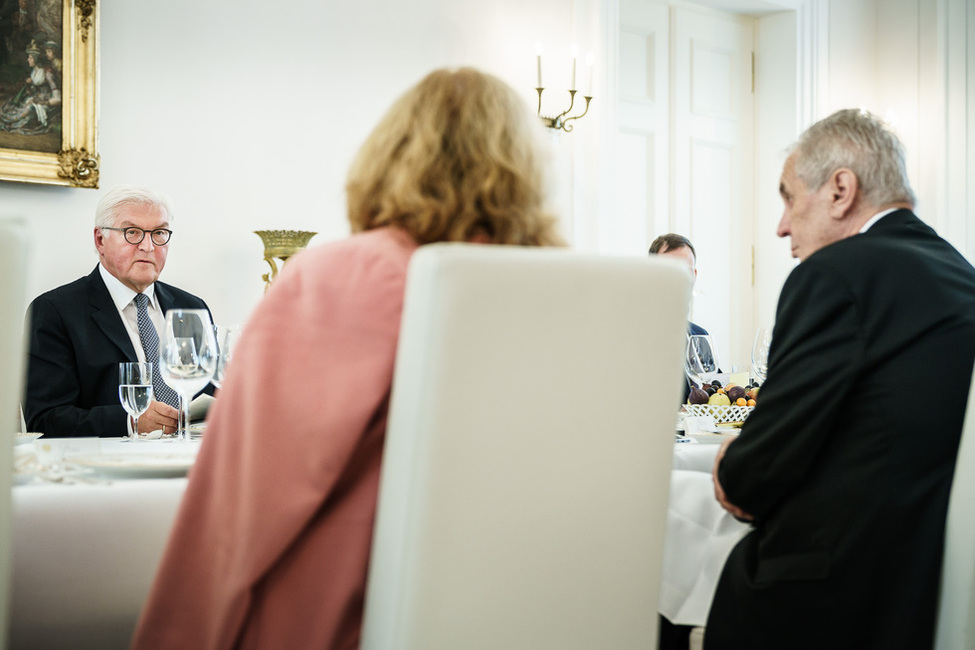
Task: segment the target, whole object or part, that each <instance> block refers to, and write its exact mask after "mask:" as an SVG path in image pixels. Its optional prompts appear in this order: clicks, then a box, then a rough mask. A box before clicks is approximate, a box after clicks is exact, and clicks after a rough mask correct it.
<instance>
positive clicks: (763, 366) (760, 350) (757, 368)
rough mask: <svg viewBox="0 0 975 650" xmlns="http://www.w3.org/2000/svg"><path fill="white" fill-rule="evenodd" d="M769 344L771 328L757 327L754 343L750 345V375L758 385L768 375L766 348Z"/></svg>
mask: <svg viewBox="0 0 975 650" xmlns="http://www.w3.org/2000/svg"><path fill="white" fill-rule="evenodd" d="M771 342H772V328H771V327H759V328H758V330H756V331H755V342H754V343H753V344H752V374H753V375H755V377H756V378H757V379H758V381H759V383H763V382H764V381H765V376H766V375H768V348H769V344H770V343H771Z"/></svg>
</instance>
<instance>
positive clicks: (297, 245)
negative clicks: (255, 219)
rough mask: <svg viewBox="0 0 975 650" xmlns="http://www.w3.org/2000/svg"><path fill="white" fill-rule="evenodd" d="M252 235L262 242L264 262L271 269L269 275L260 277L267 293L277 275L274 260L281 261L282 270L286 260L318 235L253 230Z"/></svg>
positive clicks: (296, 231) (294, 231)
mask: <svg viewBox="0 0 975 650" xmlns="http://www.w3.org/2000/svg"><path fill="white" fill-rule="evenodd" d="M254 234H255V235H257V236H258V237H260V238H261V241H263V242H264V261H265V262H267V263H268V266H270V267H271V272H270V273H265V274H264V275H262V276H261V278H262V279H263V280H264V292H265V293H267V290H268V289H270V288H271V283H272V282H274V278H276V277H277V275H278V265H277V264H275V263H274V258H278V259H279V260H281V268H284V263H285V262H287V261H288V258H289V257H291V256H292V255H294V254H295V253H297V252H298V251H300V250H302V249H303V248H305V247H306V246H308V241H309V240H310V239H311V238H312V237H314V236H315V235H317V234H318V233H315V232H307V231H304V230H255V231H254Z"/></svg>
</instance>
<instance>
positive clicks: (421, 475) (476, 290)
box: [362, 244, 691, 650]
mask: <svg viewBox="0 0 975 650" xmlns="http://www.w3.org/2000/svg"><path fill="white" fill-rule="evenodd" d="M690 284H691V282H690V275H689V273H688V272H687V269H686V267H683V266H682V265H680V264H679V263H675V262H673V261H672V260H666V259H664V258H659V257H657V258H654V259H647V258H643V257H640V258H613V257H604V256H595V255H587V254H581V253H574V252H569V251H565V250H552V249H547V250H545V249H530V248H515V247H501V246H475V245H465V244H437V245H431V246H424V247H422V248H421V249H420V250H419V251H418V252H417V253H416V254H415V255H414V258H413V261H412V263H411V266H410V271H409V275H408V281H407V289H406V302H405V305H404V314H403V323H402V329H401V336H400V344H399V351H398V357H397V365H396V370H395V376H394V381H393V395H392V401H391V406H390V414H389V427H388V430H387V439H386V449H385V452H384V458H383V469H382V479H381V484H380V497H379V506H378V513H377V520H376V532H375V536H374V540H373V549H372V557H371V560H370V575H369V580H368V586H367V590H366V606H365V620H364V625H363V639H362V648H365V649H380V648H381V649H383V650H391V649H417V650H419V649H423V650H431V649H437V648H465V650H472V649H477V648H491V649H497V648H505V649H507V650H511V649H517V648H531V649H532V650H544V649H546V648H558V649H559V650H571V649H573V648H580V649H581V648H586V649H591V648H615V649H625V648H641V649H646V648H652V647H656V643H657V603H658V592H659V581H660V572H661V558H662V554H663V540H664V528H665V518H666V506H667V497H668V485H669V481H670V466H671V458H672V455H673V452H672V450H673V441H674V425H675V420H676V415H677V413H676V411H677V404H678V403H679V401H680V395H681V389H682V385H683V384H682V382H683V371H682V368H683V366H682V361H681V359H682V351H683V349H684V341H685V334H686V328H687V320H686V319H687V306H688V301H689V297H690Z"/></svg>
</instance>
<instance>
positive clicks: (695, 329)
mask: <svg viewBox="0 0 975 650" xmlns="http://www.w3.org/2000/svg"><path fill="white" fill-rule="evenodd" d="M707 334H708V331H707V330H706V329H704V328H703V327H701V326H700V325H697V324H695V323H692V322H691V321H687V335H688V336H694V335H698V336H707ZM690 394H691V380H690V379H688V378H687V376H686V375H685V376H684V399H683V400H682V401H681V404H687V398H688V396H689V395H690Z"/></svg>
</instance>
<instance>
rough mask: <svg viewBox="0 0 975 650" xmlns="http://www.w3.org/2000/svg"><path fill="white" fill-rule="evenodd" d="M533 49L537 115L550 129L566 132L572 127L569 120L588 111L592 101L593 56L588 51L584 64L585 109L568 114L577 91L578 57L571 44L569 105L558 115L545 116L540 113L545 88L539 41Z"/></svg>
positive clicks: (573, 104) (574, 101)
mask: <svg viewBox="0 0 975 650" xmlns="http://www.w3.org/2000/svg"><path fill="white" fill-rule="evenodd" d="M535 50H536V62H537V64H538V85H537V86H536V87H535V91H536V92H537V93H538V117H540V118H541V119H542V123H543V124H544V125H545V126H547V127H549V128H551V129H562V130H563V131H565V132H566V133H568V132H569V131H571V130H572V128H573V125H572V124H569V122H571V121H572V120H578V119H579V118H580V117H583V116H584V115H585V114H586V113H588V112H589V102H591V101H592V66H593V62H594V60H595V59H594V56H593V53H592V52H590V53H589V54H587V55H586V65H587V67H588V69H589V90H588V92H587V93H586V94H585V95H583V98H584V99H585V100H586V107H585V109H584V110H583V111H582V112H581V113H579V114H578V115H572V116H570V115H569V113H571V112H572V109H573V107H574V106H575V103H576V93H577V92H578V90H576V59H577V58H578V55H577V53H576V48H575V46H573V48H572V84H571V87H570V88H569V107H568V108H567V109H565V110H564V111H562V112H561V113H559V114H558V115H556V116H555V117H547V116H545V115H542V91H544V90H545V87H544V86H543V85H542V46H541V43H539V44H537V45H536V46H535Z"/></svg>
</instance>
